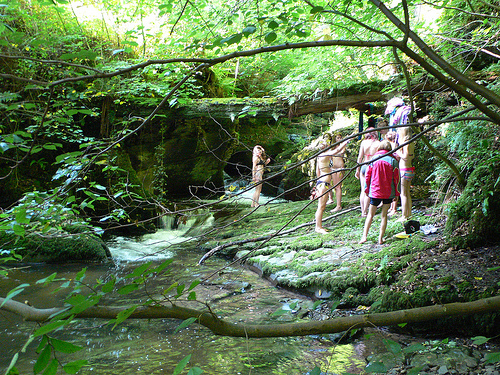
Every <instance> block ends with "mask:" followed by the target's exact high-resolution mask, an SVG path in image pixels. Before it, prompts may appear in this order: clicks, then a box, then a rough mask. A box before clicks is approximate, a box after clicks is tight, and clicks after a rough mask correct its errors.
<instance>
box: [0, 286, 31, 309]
mask: <svg viewBox="0 0 500 375" xmlns="http://www.w3.org/2000/svg"><path fill="white" fill-rule="evenodd" d="M28 286H29V284H21V285H18V286H16V287H15V288H14V289H11V290H10V291H9V293H7V296H6V297H5V299H4V300H3V302H2V304H1V305H0V307H2V306H3V305H4V304H5V303H6V302H7V301H8V300H10V299H12V298H14V297H15V296H17V295H18V294H20V293H22V292H23V291H24V289H25V288H26V287H28Z"/></svg>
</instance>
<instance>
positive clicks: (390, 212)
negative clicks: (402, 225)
mask: <svg viewBox="0 0 500 375" xmlns="http://www.w3.org/2000/svg"><path fill="white" fill-rule="evenodd" d="M394 215H396V211H393V210H391V211H389V212H387V216H394Z"/></svg>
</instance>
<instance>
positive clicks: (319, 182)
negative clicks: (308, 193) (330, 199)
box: [316, 180, 330, 187]
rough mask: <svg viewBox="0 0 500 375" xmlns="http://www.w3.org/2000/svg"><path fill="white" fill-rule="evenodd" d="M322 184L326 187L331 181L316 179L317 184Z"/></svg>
mask: <svg viewBox="0 0 500 375" xmlns="http://www.w3.org/2000/svg"><path fill="white" fill-rule="evenodd" d="M321 184H325V186H326V187H328V186H330V183H329V182H327V181H321V180H318V181H316V186H319V185H321Z"/></svg>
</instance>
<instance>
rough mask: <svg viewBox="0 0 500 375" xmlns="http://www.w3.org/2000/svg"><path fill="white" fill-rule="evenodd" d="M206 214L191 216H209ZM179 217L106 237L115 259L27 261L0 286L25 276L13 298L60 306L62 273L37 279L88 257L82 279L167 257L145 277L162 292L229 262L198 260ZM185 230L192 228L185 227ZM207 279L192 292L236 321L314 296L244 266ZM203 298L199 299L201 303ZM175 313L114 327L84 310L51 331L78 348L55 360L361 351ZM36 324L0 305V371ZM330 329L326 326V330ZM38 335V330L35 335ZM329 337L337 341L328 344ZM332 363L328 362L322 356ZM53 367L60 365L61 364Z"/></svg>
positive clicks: (28, 357) (228, 362)
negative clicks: (217, 327)
mask: <svg viewBox="0 0 500 375" xmlns="http://www.w3.org/2000/svg"><path fill="white" fill-rule="evenodd" d="M210 220H211V219H210V216H207V217H206V218H205V219H204V220H203V223H200V222H199V220H198V223H197V224H196V225H197V226H200V225H210ZM186 224H187V225H183V224H181V225H180V226H179V227H178V229H176V230H171V229H169V226H167V229H162V230H159V231H158V232H156V233H154V234H152V235H146V236H143V237H141V238H138V239H133V238H125V237H117V238H114V239H112V240H110V241H109V243H108V246H109V247H110V250H111V252H112V254H113V257H114V258H115V259H116V262H115V264H114V265H81V264H66V265H45V264H29V265H25V266H24V267H18V268H15V269H12V270H11V271H10V272H9V275H8V277H6V278H3V279H2V280H1V283H0V295H6V293H7V292H8V291H9V290H10V289H12V288H14V287H15V286H17V285H19V284H21V283H29V284H30V285H31V286H30V287H28V288H27V289H26V290H25V291H24V292H23V293H22V294H20V295H18V296H16V298H15V299H16V300H18V301H28V302H29V303H30V304H31V305H33V306H35V307H39V308H46V307H53V306H60V305H61V303H62V300H63V298H64V297H65V293H67V292H65V291H60V290H57V287H58V285H60V283H53V284H52V285H51V286H49V287H43V286H41V285H39V284H36V281H37V280H39V279H42V278H44V277H46V276H48V275H50V274H52V273H53V272H57V275H58V278H65V279H72V278H74V277H75V274H76V273H77V272H78V271H80V270H81V269H82V267H87V272H86V278H85V280H84V281H85V282H87V283H89V284H90V285H91V284H93V282H94V281H95V280H97V279H101V280H106V279H108V278H109V277H111V276H112V275H115V276H117V277H122V276H124V275H126V274H127V273H128V272H130V270H131V269H133V268H134V267H136V266H137V265H139V264H142V263H143V262H145V261H153V263H154V264H159V263H161V262H162V261H164V260H165V259H169V258H172V259H174V262H173V263H172V267H171V268H170V269H169V271H168V272H166V273H165V274H162V275H161V276H159V277H157V278H155V279H154V281H153V282H151V283H148V289H147V291H148V293H150V294H151V295H159V294H160V292H161V291H162V290H163V289H165V288H167V287H168V286H169V285H171V284H172V283H173V282H174V281H177V282H179V283H186V284H187V285H189V284H190V283H191V282H192V281H193V280H195V279H203V278H204V277H206V276H208V275H211V274H212V273H214V272H215V271H217V270H219V269H221V268H222V267H223V266H227V264H228V261H226V260H224V259H220V258H217V257H212V258H209V259H208V260H207V261H206V262H205V263H204V264H203V265H202V266H199V265H197V262H198V260H199V258H200V257H201V255H202V254H201V253H200V251H199V250H198V249H196V248H195V247H194V246H193V245H192V244H190V243H189V242H186V240H188V239H189V238H188V237H186V236H185V234H186V232H187V231H188V229H189V227H190V226H191V225H192V224H193V223H189V222H188V223H186ZM189 233H191V232H189ZM215 274H216V276H215V277H212V278H211V279H210V280H209V281H208V282H204V283H203V284H202V285H199V286H198V287H196V289H195V291H196V293H197V299H198V300H200V301H206V302H208V303H209V304H210V306H211V308H212V309H213V311H216V312H217V314H218V315H219V316H222V317H224V318H225V319H227V320H229V321H233V322H238V321H241V322H248V323H257V324H269V323H276V322H283V321H291V320H293V319H294V316H293V313H289V314H284V315H279V316H272V315H271V314H272V312H274V311H276V310H278V309H280V308H285V309H286V308H287V306H290V304H292V303H293V302H299V304H300V306H303V307H304V308H305V307H306V306H307V305H308V304H309V305H310V304H312V302H311V301H308V300H307V298H305V297H303V296H299V295H296V294H293V293H291V292H287V291H285V290H280V289H277V288H275V287H273V286H271V285H270V284H269V283H268V282H267V281H265V280H263V279H261V278H259V277H258V276H257V275H256V274H254V273H252V272H251V271H249V270H247V269H245V268H243V267H241V266H230V267H226V268H224V269H223V270H222V271H220V272H215ZM130 299H135V300H144V299H145V295H144V290H140V291H136V292H134V293H133V294H131V295H127V296H125V297H123V296H121V297H120V298H115V299H114V300H109V299H108V300H107V303H109V304H112V305H120V304H127V303H130ZM292 306H293V305H292ZM198 307H199V308H203V305H201V304H200V305H199V306H198ZM179 324H180V321H177V320H169V319H157V320H127V321H126V322H124V323H122V324H120V325H119V326H117V327H116V328H114V329H113V328H112V325H107V324H106V322H105V321H103V320H99V319H82V320H78V321H76V322H75V323H73V324H71V325H70V326H69V327H67V328H66V329H64V330H63V331H60V332H56V333H54V334H53V335H54V336H55V337H57V338H59V339H63V340H67V341H70V342H72V343H74V344H76V345H80V346H83V347H84V349H83V350H81V351H79V352H77V353H74V354H70V355H63V354H60V355H59V356H58V358H59V359H60V361H61V362H62V363H66V362H69V361H74V360H79V359H86V360H88V362H89V366H86V367H84V368H83V369H82V370H81V371H80V372H79V374H99V375H106V374H122V375H129V374H130V375H132V374H137V373H147V374H171V373H172V372H173V371H174V369H175V367H176V365H177V364H178V363H179V362H181V361H182V359H183V358H185V357H186V356H188V355H191V357H190V361H189V364H188V366H187V367H186V369H185V370H184V371H183V372H182V373H183V374H186V373H187V369H188V368H191V367H195V366H196V367H199V368H201V369H202V370H203V373H204V374H307V373H308V372H309V371H311V370H312V369H313V368H315V367H316V366H318V367H320V368H321V369H322V371H323V373H328V374H340V373H344V372H351V373H359V372H360V371H362V370H361V369H362V368H363V367H364V361H363V360H362V357H361V355H360V353H359V350H360V347H359V345H358V346H356V345H337V346H335V344H334V342H333V339H331V338H330V336H308V337H292V338H266V339H245V338H232V337H223V336H216V335H213V334H212V333H211V332H210V331H209V330H208V329H207V328H204V327H202V326H198V325H196V324H193V325H190V326H189V327H187V328H184V329H181V330H180V331H178V332H175V330H176V328H177V327H178V325H179ZM36 328H37V324H35V323H31V322H23V321H22V320H21V319H20V318H18V317H17V316H14V315H12V314H8V313H5V312H0V340H1V342H2V343H3V345H0V371H1V373H4V372H5V369H6V368H7V367H8V365H9V362H10V360H11V358H12V356H13V355H14V354H15V353H17V352H18V351H20V350H21V348H22V347H23V345H24V344H25V342H26V339H27V338H28V335H29V333H30V332H32V331H33V330H34V329H36ZM332 337H333V336H332ZM35 341H36V340H35ZM37 345H38V343H37V342H33V343H32V344H30V345H29V346H28V349H27V350H26V352H25V353H21V354H20V356H19V360H18V362H17V365H16V367H17V368H18V369H19V370H20V373H21V374H28V373H32V368H33V364H34V363H35V361H36V358H37V355H36V354H35V353H34V349H35V348H36V346H37ZM334 347H335V351H333V348H334ZM330 361H331V362H332V363H331V364H328V363H329V362H330ZM60 373H63V372H62V370H61V371H60Z"/></svg>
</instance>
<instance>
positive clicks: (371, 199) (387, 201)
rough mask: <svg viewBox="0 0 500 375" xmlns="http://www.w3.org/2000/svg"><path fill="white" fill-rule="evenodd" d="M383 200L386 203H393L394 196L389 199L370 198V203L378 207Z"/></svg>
mask: <svg viewBox="0 0 500 375" xmlns="http://www.w3.org/2000/svg"><path fill="white" fill-rule="evenodd" d="M382 202H383V203H384V204H391V203H392V198H389V199H380V198H370V204H371V205H373V206H376V207H378V205H379V204H380V203H382Z"/></svg>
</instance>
